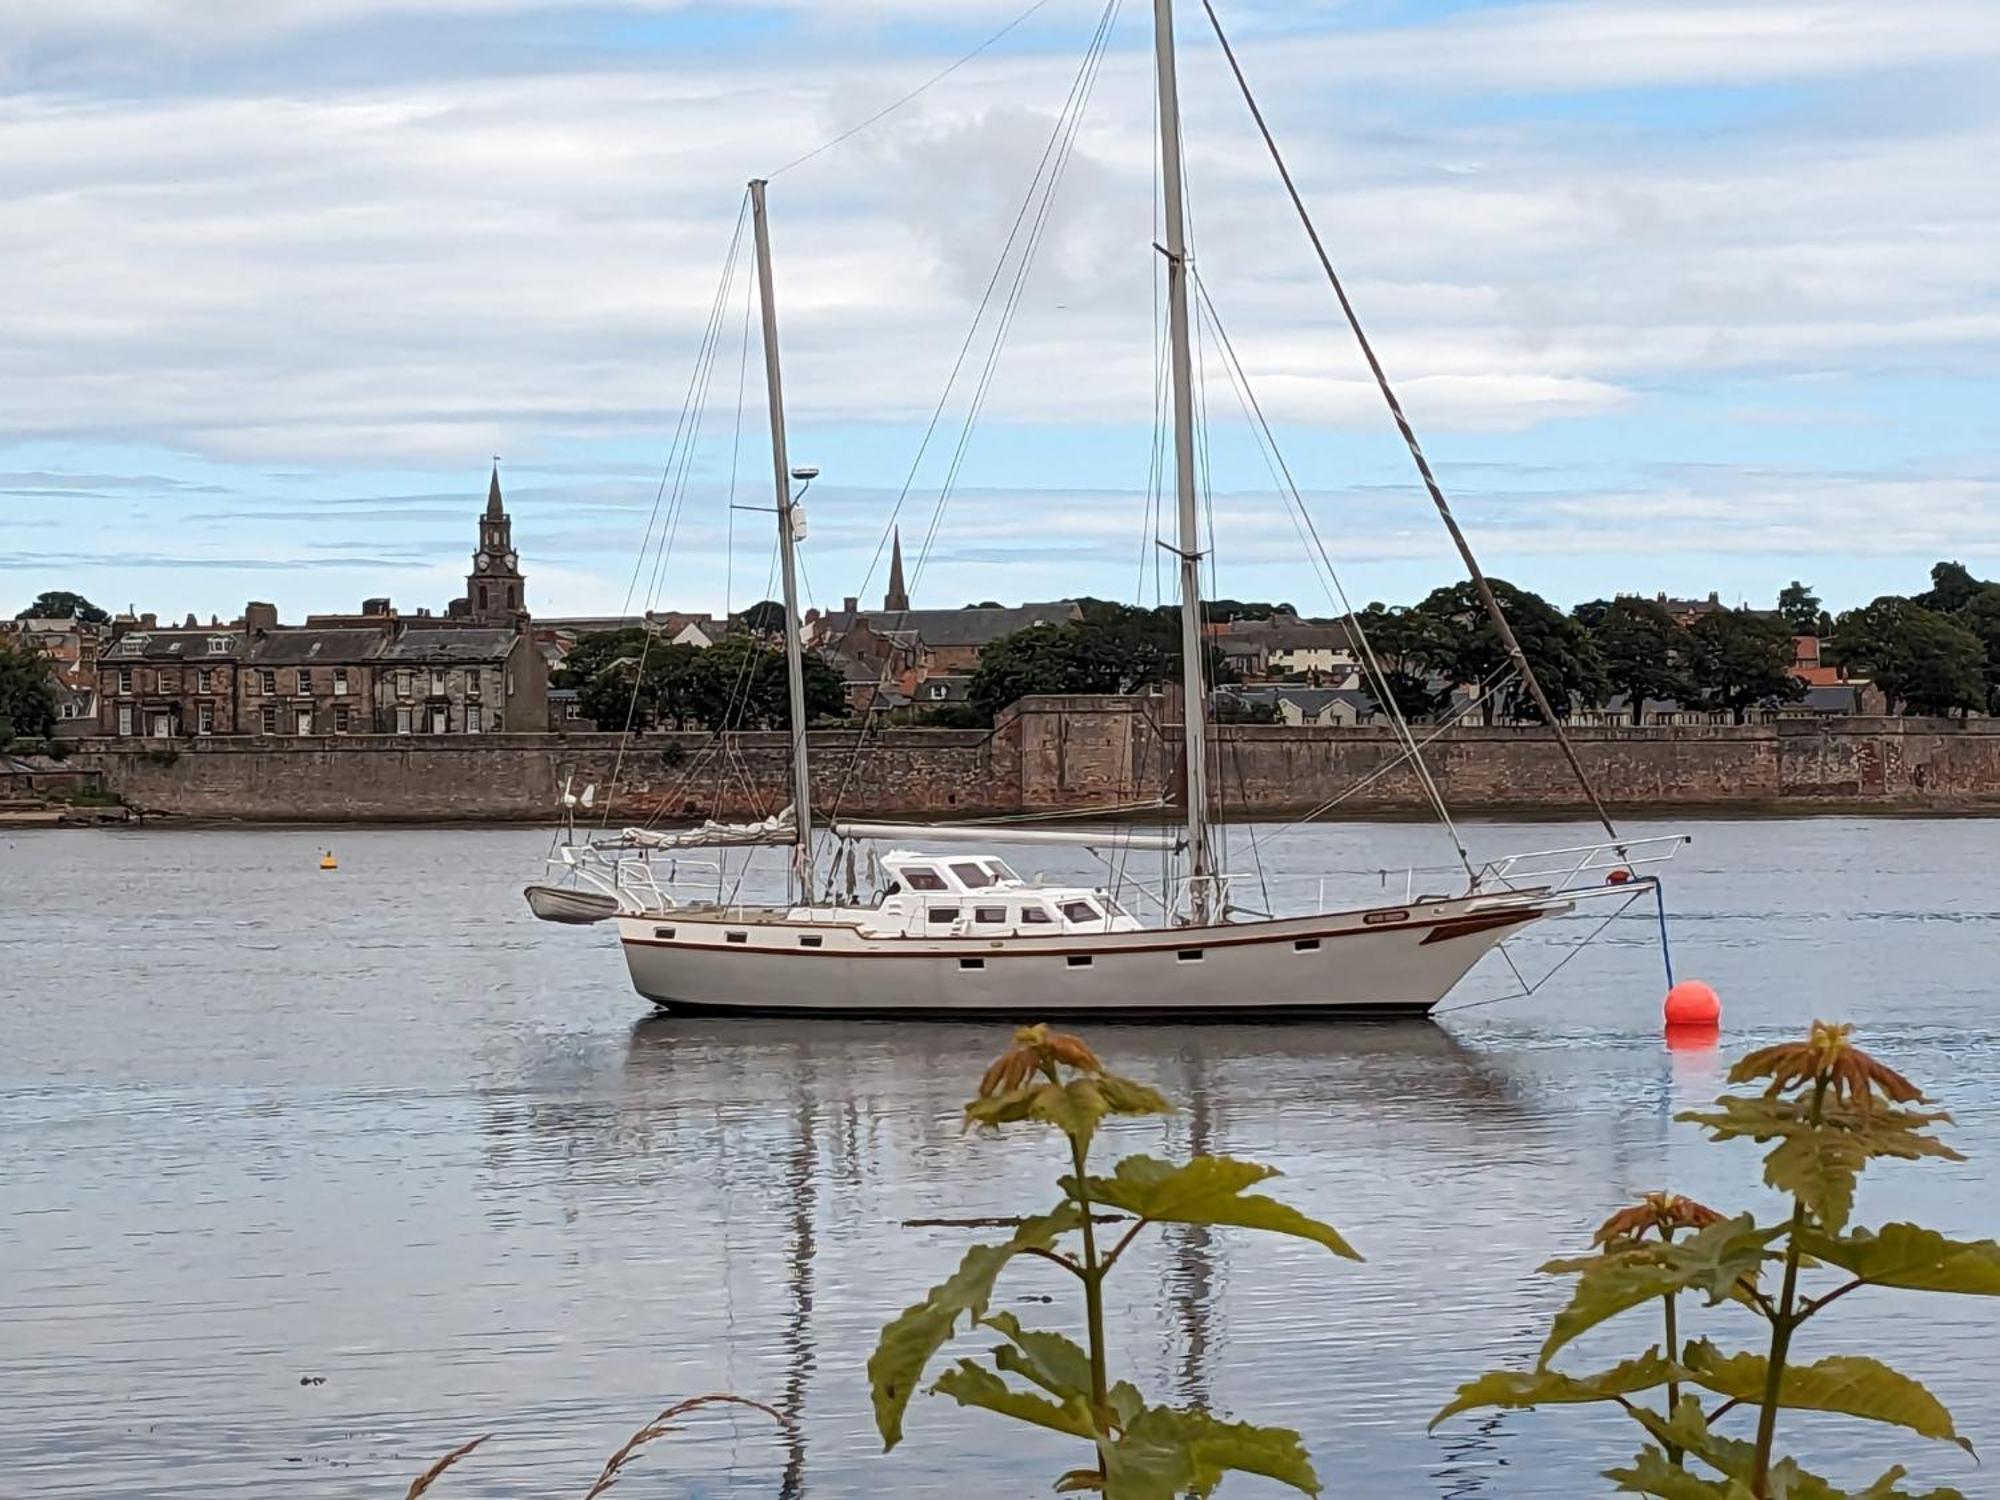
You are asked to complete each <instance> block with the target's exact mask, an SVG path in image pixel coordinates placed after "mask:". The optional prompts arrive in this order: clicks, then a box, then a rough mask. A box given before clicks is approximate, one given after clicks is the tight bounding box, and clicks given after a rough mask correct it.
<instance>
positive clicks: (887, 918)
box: [860, 849, 1140, 938]
mask: <svg viewBox="0 0 2000 1500" xmlns="http://www.w3.org/2000/svg"><path fill="white" fill-rule="evenodd" d="M882 870H883V874H884V876H885V877H886V879H887V881H888V885H887V888H886V890H885V892H884V894H883V898H882V904H881V905H880V906H878V907H877V908H876V909H875V910H874V911H873V912H871V913H870V914H869V916H868V917H867V918H866V919H865V920H863V921H862V922H861V923H860V928H861V931H862V932H864V933H865V934H867V935H869V936H873V937H888V936H901V937H932V938H945V937H956V938H964V937H993V938H1003V937H1054V936H1056V935H1058V934H1061V933H1085V932H1135V931H1137V930H1138V929H1139V926H1140V923H1139V921H1138V919H1137V918H1135V917H1133V916H1132V915H1131V914H1130V913H1129V912H1127V911H1126V910H1125V909H1124V908H1123V907H1121V906H1120V905H1119V904H1118V903H1117V901H1115V900H1114V899H1113V898H1112V896H1111V894H1110V893H1109V892H1108V891H1104V890H1095V889H1092V888H1090V887H1088V886H1044V885H1030V884H1029V883H1028V882H1026V881H1025V880H1023V879H1021V877H1020V876H1019V875H1017V874H1016V873H1015V872H1014V870H1013V869H1012V868H1011V867H1010V866H1009V865H1008V864H1007V862H1006V861H1005V860H1003V859H1000V858H999V857H998V856H996V855H991V854H970V855H929V854H918V853H913V852H911V851H908V850H900V849H899V850H897V851H896V852H894V853H892V854H886V855H884V856H883V857H882Z"/></svg>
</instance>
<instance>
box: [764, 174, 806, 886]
mask: <svg viewBox="0 0 2000 1500" xmlns="http://www.w3.org/2000/svg"><path fill="white" fill-rule="evenodd" d="M764 187H765V183H764V179H762V178H761V177H760V178H756V179H753V180H752V181H751V183H750V215H751V221H752V223H753V224H754V226H755V229H756V241H757V298H758V304H759V306H760V307H761V308H762V309H763V314H764V384H765V388H766V390H767V391H768V393H769V396H770V407H771V474H772V480H773V483H774V484H775V486H776V492H777V500H778V556H779V559H780V561H781V571H782V572H783V574H784V581H785V674H786V676H787V677H788V678H789V683H788V686H789V687H790V690H791V692H790V708H791V729H792V813H793V816H794V817H795V818H796V819H797V823H798V836H797V839H796V841H795V843H794V846H793V849H792V889H793V895H794V896H798V895H800V894H801V893H803V894H805V895H808V896H809V895H810V894H811V892H812V777H811V774H810V770H809V768H808V767H807V765H806V673H805V660H804V658H805V651H804V648H803V646H802V645H801V643H800V640H799V583H798V563H797V560H796V558H795V557H794V556H793V551H794V548H795V546H796V545H797V542H798V527H797V518H796V513H795V511H794V509H793V506H792V468H791V462H790V460H789V458H788V457H787V455H786V452H785V388H784V381H783V379H782V378H781V377H780V375H779V373H778V308H777V304H776V302H775V301H773V299H772V295H771V224H770V219H769V217H768V216H767V215H766V214H765V212H764Z"/></svg>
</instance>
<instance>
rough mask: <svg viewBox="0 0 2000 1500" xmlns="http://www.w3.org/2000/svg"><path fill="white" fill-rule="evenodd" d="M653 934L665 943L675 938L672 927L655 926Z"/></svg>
mask: <svg viewBox="0 0 2000 1500" xmlns="http://www.w3.org/2000/svg"><path fill="white" fill-rule="evenodd" d="M653 936H654V937H656V938H658V939H659V940H660V941H661V942H663V943H671V942H672V941H673V940H674V930H673V928H671V927H655V928H654V929H653Z"/></svg>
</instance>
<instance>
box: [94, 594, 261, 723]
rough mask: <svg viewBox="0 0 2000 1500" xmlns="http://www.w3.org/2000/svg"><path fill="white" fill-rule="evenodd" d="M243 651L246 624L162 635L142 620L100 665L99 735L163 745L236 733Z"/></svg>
mask: <svg viewBox="0 0 2000 1500" xmlns="http://www.w3.org/2000/svg"><path fill="white" fill-rule="evenodd" d="M120 624H121V625H122V624H123V622H120ZM114 628H117V627H114ZM243 648H244V633H243V627H242V626H241V625H240V624H237V625H208V626H200V625H196V624H195V623H194V622H193V621H192V620H190V621H189V622H188V623H187V624H185V625H180V626H168V627H166V628H165V629H162V628H161V627H160V624H159V621H158V620H157V619H156V618H155V617H154V616H152V615H141V616H140V617H139V618H138V619H137V620H136V621H133V622H132V623H131V624H130V625H129V627H126V628H123V629H122V630H121V631H120V633H119V634H118V636H117V637H116V639H114V640H113V641H112V642H111V644H110V645H109V646H107V647H105V648H104V651H103V653H102V654H101V655H100V656H99V657H98V661H97V684H98V694H97V701H98V721H97V728H98V732H99V733H100V734H107V735H123V736H133V735H140V736H144V737H145V738H147V739H157V740H165V739H180V738H183V737H186V736H190V735H208V734H235V733H237V732H238V729H237V725H238V716H237V686H238V676H239V673H240V670H241V666H242V660H243Z"/></svg>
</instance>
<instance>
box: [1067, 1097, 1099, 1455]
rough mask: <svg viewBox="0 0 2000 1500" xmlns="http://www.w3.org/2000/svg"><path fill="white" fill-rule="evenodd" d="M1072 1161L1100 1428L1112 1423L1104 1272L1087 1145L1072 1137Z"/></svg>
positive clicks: (1092, 1383)
mask: <svg viewBox="0 0 2000 1500" xmlns="http://www.w3.org/2000/svg"><path fill="white" fill-rule="evenodd" d="M1069 1155H1070V1161H1071V1162H1072V1163H1074V1164H1075V1167H1076V1204H1077V1207H1078V1208H1079V1209H1081V1210H1082V1213H1083V1306H1084V1314H1085V1316H1086V1318H1087V1319H1088V1321H1089V1325H1090V1406H1091V1410H1092V1411H1093V1412H1094V1413H1096V1415H1097V1420H1098V1425H1099V1426H1100V1427H1102V1426H1105V1425H1108V1424H1107V1422H1106V1418H1107V1417H1108V1416H1109V1411H1108V1407H1109V1402H1108V1400H1107V1399H1106V1391H1107V1390H1108V1382H1107V1381H1106V1380H1105V1376H1104V1368H1105V1350H1104V1272H1105V1270H1106V1269H1107V1268H1106V1267H1104V1266H1102V1265H1100V1264H1099V1263H1098V1259H1097V1231H1096V1229H1095V1228H1094V1227H1093V1226H1092V1224H1091V1222H1090V1179H1089V1178H1088V1177H1086V1176H1085V1175H1084V1173H1085V1165H1084V1146H1083V1142H1082V1141H1081V1140H1079V1139H1077V1137H1075V1136H1071V1137H1070V1138H1069Z"/></svg>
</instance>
